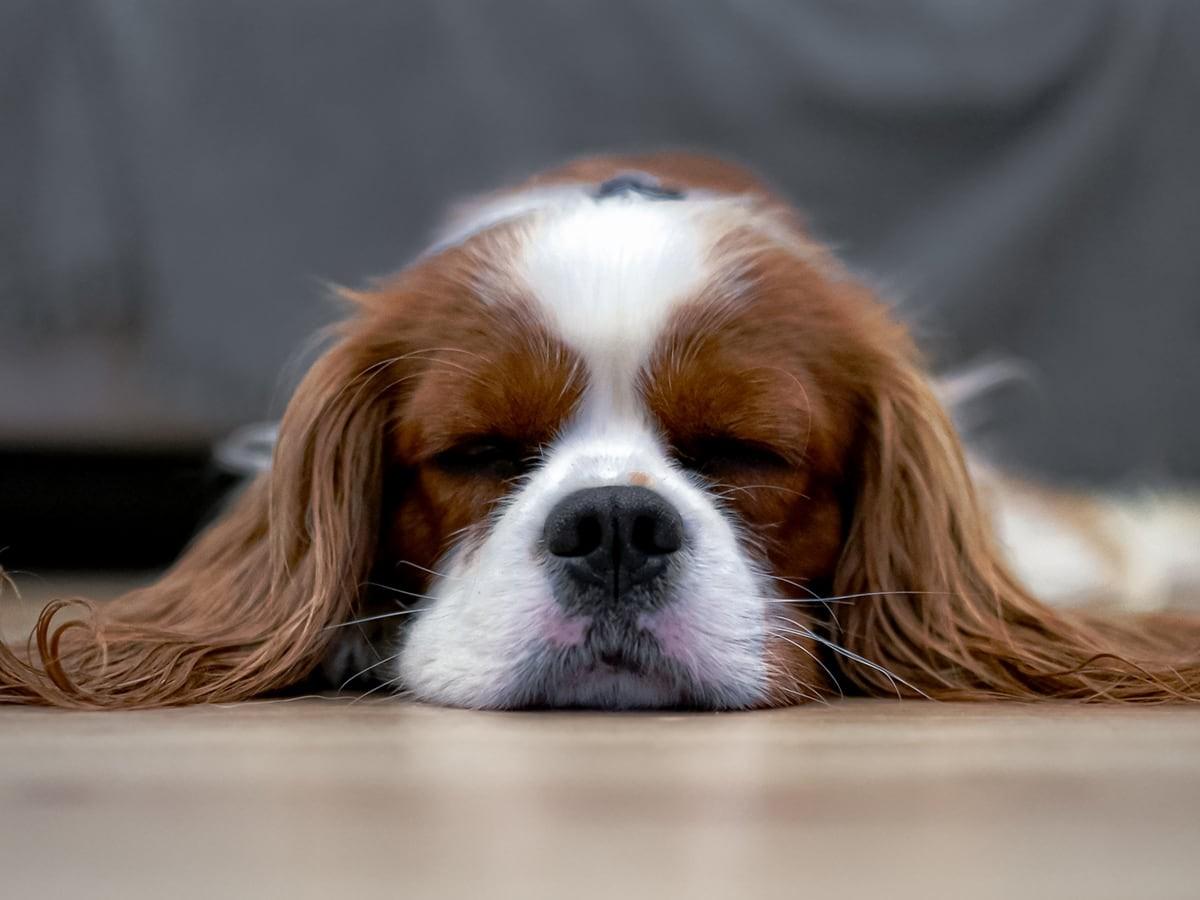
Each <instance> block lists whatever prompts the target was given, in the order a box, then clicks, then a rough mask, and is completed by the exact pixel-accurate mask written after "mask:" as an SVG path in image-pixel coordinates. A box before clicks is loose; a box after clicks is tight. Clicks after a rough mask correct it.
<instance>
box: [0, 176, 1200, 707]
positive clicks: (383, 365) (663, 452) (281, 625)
mask: <svg viewBox="0 0 1200 900" xmlns="http://www.w3.org/2000/svg"><path fill="white" fill-rule="evenodd" d="M343 296H344V297H345V299H346V300H347V301H348V302H349V303H350V304H352V305H353V307H354V309H355V311H354V314H353V315H352V316H351V317H350V318H349V320H348V321H347V322H345V323H344V325H343V326H342V327H341V330H340V331H339V332H338V335H337V339H336V341H335V343H333V345H332V346H331V347H330V348H329V349H328V350H327V351H326V352H325V353H324V355H323V356H322V357H321V358H320V359H319V360H318V361H317V362H316V363H315V364H314V365H313V367H312V368H311V370H310V371H309V372H308V374H307V376H306V377H305V378H304V379H303V381H302V383H301V384H300V386H299V388H298V389H297V391H296V392H295V395H294V396H293V398H292V400H291V402H290V403H289V405H288V407H287V410H286V413H285V415H284V417H283V419H282V421H281V423H280V426H279V431H278V437H277V440H276V441H275V444H274V449H273V456H272V461H271V465H270V468H269V471H266V472H264V473H263V474H262V475H261V476H260V477H259V478H257V479H256V480H255V481H254V483H253V484H251V485H250V486H249V487H248V488H247V489H246V490H245V491H244V493H243V494H242V495H241V496H240V497H239V498H237V500H236V501H235V503H234V504H233V506H232V508H231V509H230V510H229V511H228V512H227V513H226V515H225V516H224V517H223V518H222V519H220V520H219V521H218V522H217V523H215V524H214V525H213V526H212V527H210V528H209V529H208V530H207V531H206V532H204V533H203V534H202V535H201V536H200V537H199V538H198V539H197V540H196V541H195V543H194V544H193V545H192V546H191V547H190V548H189V549H188V550H187V551H186V552H185V554H184V555H183V557H182V558H181V559H180V561H179V562H178V563H177V564H176V565H175V566H174V567H173V568H172V569H171V570H170V571H168V572H167V573H166V574H165V575H164V576H163V577H162V578H161V580H159V581H158V582H157V583H155V584H153V585H152V586H150V587H148V588H145V589H143V590H138V591H134V592H133V593H131V594H129V595H127V596H125V597H122V598H120V599H119V600H117V601H115V602H113V603H111V604H108V605H105V606H103V607H92V606H91V605H90V604H86V602H85V601H70V600H63V601H57V602H55V603H52V604H50V605H49V606H48V607H47V608H46V609H45V610H44V611H43V613H42V616H41V618H40V620H39V622H38V625H37V627H36V629H35V631H34V634H33V640H32V641H31V646H32V648H33V650H32V652H31V653H29V654H27V655H21V654H20V653H19V652H18V651H16V650H15V649H12V648H9V649H5V650H4V651H2V654H0V699H3V700H5V701H8V702H19V703H42V704H53V705H60V706H75V707H99V708H113V707H145V706H162V705H174V704H186V703H197V702H217V701H220V702H226V701H234V700H243V699H247V698H252V697H258V696H262V695H264V694H270V693H273V692H279V691H283V690H288V689H295V688H297V687H298V686H311V685H312V684H313V679H314V678H316V679H319V678H321V676H322V674H323V676H324V678H325V680H326V683H331V684H336V683H338V682H339V681H340V682H343V683H345V682H350V681H354V680H356V679H357V682H358V683H360V684H361V683H364V682H365V680H366V679H373V681H372V682H371V683H373V684H374V685H375V688H379V687H389V688H392V687H394V688H395V689H397V690H400V691H403V692H405V693H406V694H408V695H410V696H412V697H415V698H418V699H420V700H425V701H429V702H432V703H438V704H447V705H453V706H461V707H470V708H486V709H514V708H542V707H589V708H601V709H631V708H690V709H707V710H729V709H750V708H758V707H772V706H782V705H788V704H793V703H799V702H805V701H812V700H826V699H828V698H831V697H837V696H841V695H845V694H858V695H878V696H897V697H902V698H936V699H952V700H980V699H1013V700H1037V699H1042V698H1072V699H1102V700H1110V701H1116V700H1169V699H1192V700H1196V699H1200V619H1196V618H1189V617H1186V616H1167V615H1163V614H1158V615H1142V616H1136V617H1135V616H1127V615H1122V614H1116V613H1109V614H1106V615H1104V616H1100V615H1096V614H1092V613H1088V612H1085V611H1079V610H1071V609H1062V608H1054V607H1052V606H1050V605H1047V604H1045V603H1043V602H1041V601H1039V600H1038V599H1036V598H1035V597H1034V596H1033V595H1032V594H1031V593H1030V591H1029V590H1028V589H1027V588H1026V587H1025V586H1024V585H1023V584H1022V583H1021V582H1020V581H1018V579H1017V578H1016V577H1015V576H1014V575H1013V574H1012V572H1011V569H1010V566H1009V564H1008V563H1007V562H1006V560H1005V558H1004V556H1003V554H1002V552H1001V550H1000V548H999V547H998V544H997V541H996V539H995V537H994V534H993V531H994V529H993V524H992V521H991V515H990V514H989V512H988V511H987V510H986V509H985V508H984V507H983V505H982V503H981V500H980V497H979V496H978V491H977V489H976V485H975V484H974V482H973V479H972V475H971V472H970V470H969V466H968V463H967V461H966V459H965V457H964V452H963V449H962V443H961V440H960V438H959V436H958V434H957V433H956V431H955V429H954V427H953V425H952V423H951V421H950V419H949V417H948V416H947V414H946V412H945V410H944V409H943V407H942V405H941V403H940V402H939V400H938V397H937V394H936V392H935V390H934V386H933V383H932V381H931V379H930V377H929V376H928V375H927V373H926V372H925V370H924V367H923V363H922V361H921V358H920V356H919V354H918V352H917V350H916V348H915V346H914V344H913V342H912V340H911V338H910V336H909V334H908V333H907V331H906V329H905V328H904V327H903V325H902V324H901V323H899V322H898V321H897V320H896V319H895V317H894V316H893V313H892V311H891V310H890V308H889V307H888V306H887V305H885V304H884V303H882V302H880V300H879V299H877V297H876V296H875V295H874V294H873V293H872V291H871V290H870V289H868V288H867V287H866V286H865V285H863V284H862V283H861V282H859V281H858V280H856V279H855V278H854V277H852V276H851V274H850V273H849V272H848V271H847V270H846V269H845V268H844V267H843V266H842V265H841V264H840V263H839V261H838V260H837V259H836V258H835V257H834V256H833V255H832V253H831V252H830V251H829V250H828V249H827V248H826V247H825V246H823V245H822V244H821V243H819V242H818V241H817V240H815V239H814V238H813V237H812V236H811V235H810V234H809V233H808V231H807V230H806V227H805V225H804V223H803V221H802V219H801V217H800V215H799V214H798V213H797V212H796V211H795V210H794V209H793V208H792V207H791V206H789V205H788V204H787V203H785V202H784V201H782V200H781V199H779V198H778V197H777V196H776V195H775V194H774V193H773V192H772V191H771V190H770V189H769V188H768V187H767V186H765V185H764V184H763V183H762V182H760V181H759V180H758V179H757V178H756V177H755V176H753V175H752V174H750V173H748V172H746V171H744V170H743V169H741V168H739V167H737V166H735V165H732V164H729V163H726V162H723V161H720V160H716V159H711V158H708V157H704V156H696V155H689V154H683V153H667V154H656V155H647V156H629V157H603V158H590V159H584V160H580V161H577V162H574V163H571V164H568V165H566V166H564V167H562V168H559V169H556V170H553V171H550V172H546V173H543V174H541V175H539V176H536V177H534V178H532V179H531V180H529V181H527V182H526V183H524V184H522V185H519V186H517V187H515V188H513V189H509V190H504V191H500V192H498V193H495V194H492V195H489V196H486V197H483V198H481V199H479V200H478V201H476V202H474V203H471V204H468V205H467V206H464V207H461V208H459V209H458V210H457V212H456V213H455V214H454V215H453V216H452V218H451V220H450V222H449V224H448V225H447V226H446V227H445V229H444V230H443V231H442V232H441V233H440V235H439V237H438V238H437V240H436V241H435V242H434V243H433V245H432V246H431V247H430V248H429V249H428V250H427V251H426V252H425V253H424V254H423V255H422V256H420V257H419V258H418V259H417V260H416V261H415V262H413V263H412V264H411V265H410V266H409V267H408V268H406V269H405V270H404V271H402V272H401V273H399V274H398V275H396V276H395V277H392V278H389V279H387V280H384V281H382V282H381V283H379V284H378V285H376V286H374V287H372V288H370V289H367V290H360V291H344V292H343ZM81 602H82V603H84V605H85V606H87V607H88V608H87V609H85V610H83V612H84V615H83V616H82V617H81V618H69V619H68V620H66V621H63V620H61V619H60V614H62V613H64V612H66V611H68V610H69V608H70V607H72V606H73V605H78V604H79V603H81ZM373 689H374V688H373Z"/></svg>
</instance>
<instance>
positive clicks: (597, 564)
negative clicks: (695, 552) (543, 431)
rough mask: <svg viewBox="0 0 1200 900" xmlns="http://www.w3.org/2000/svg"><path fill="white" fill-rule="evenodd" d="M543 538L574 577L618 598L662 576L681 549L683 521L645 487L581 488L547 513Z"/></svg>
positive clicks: (547, 546) (547, 547)
mask: <svg viewBox="0 0 1200 900" xmlns="http://www.w3.org/2000/svg"><path fill="white" fill-rule="evenodd" d="M545 537H546V549H547V550H549V551H550V552H551V553H552V554H554V555H555V556H556V557H558V558H559V559H560V560H561V561H562V562H563V564H564V566H565V569H566V571H567V573H568V574H569V575H570V576H571V577H572V578H573V579H575V580H576V581H577V582H579V583H581V584H583V585H591V586H595V587H600V588H603V589H605V590H606V591H608V592H609V593H610V594H611V595H612V596H613V597H614V598H616V599H620V598H621V597H622V596H624V595H625V594H626V593H628V592H629V591H630V589H632V588H634V587H636V586H638V585H643V584H646V583H647V582H649V581H651V580H653V579H654V578H656V577H658V576H659V575H661V574H662V573H663V571H664V570H665V569H666V567H667V562H668V561H669V559H670V556H671V554H672V553H674V552H675V551H676V550H678V549H679V548H680V547H681V546H682V545H683V520H682V519H680V518H679V513H678V512H677V511H676V509H675V507H673V506H672V505H671V504H670V503H668V502H667V501H666V499H664V498H663V497H662V496H661V495H659V494H656V493H655V492H654V491H652V490H650V489H649V488H644V487H631V486H626V485H610V486H606V487H596V488H585V489H583V490H581V491H575V492H574V493H573V494H568V495H567V496H566V497H564V498H563V499H562V500H560V501H559V502H558V503H557V504H555V506H554V508H553V509H552V510H550V515H548V516H546V528H545Z"/></svg>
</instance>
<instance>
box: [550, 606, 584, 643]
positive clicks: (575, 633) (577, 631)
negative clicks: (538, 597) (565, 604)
mask: <svg viewBox="0 0 1200 900" xmlns="http://www.w3.org/2000/svg"><path fill="white" fill-rule="evenodd" d="M591 621H592V620H591V619H590V618H589V617H587V616H569V615H567V614H566V613H564V612H562V611H560V610H558V609H550V610H548V611H547V612H546V614H545V616H544V617H543V620H542V637H543V638H544V639H545V641H546V643H548V644H551V645H552V646H555V647H560V648H564V649H565V648H567V647H578V646H579V645H580V644H582V643H583V638H584V635H585V634H587V627H588V625H590V624H591Z"/></svg>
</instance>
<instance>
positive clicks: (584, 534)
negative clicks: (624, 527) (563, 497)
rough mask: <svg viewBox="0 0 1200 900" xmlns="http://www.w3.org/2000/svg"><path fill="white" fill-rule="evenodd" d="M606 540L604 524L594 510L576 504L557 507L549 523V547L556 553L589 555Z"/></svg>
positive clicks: (557, 554) (563, 555) (547, 526)
mask: <svg viewBox="0 0 1200 900" xmlns="http://www.w3.org/2000/svg"><path fill="white" fill-rule="evenodd" d="M603 543H604V527H603V525H602V524H601V522H600V517H599V516H598V515H597V514H596V513H595V511H593V510H591V509H588V508H582V509H581V508H579V507H578V506H576V505H574V504H568V505H566V506H565V507H559V508H556V509H555V510H554V511H553V512H552V513H551V515H550V518H549V519H548V520H547V522H546V549H547V550H549V551H550V552H551V553H553V554H554V555H555V556H561V557H563V558H567V559H569V558H572V557H578V556H587V555H588V554H589V553H592V552H593V551H595V550H596V549H597V548H598V547H600V545H601V544H603Z"/></svg>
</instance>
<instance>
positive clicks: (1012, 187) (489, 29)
mask: <svg viewBox="0 0 1200 900" xmlns="http://www.w3.org/2000/svg"><path fill="white" fill-rule="evenodd" d="M1198 47H1200V3H1196V2H1191V0H1177V2H1169V0H1126V2H1118V0H1054V2H1047V0H1036V2H1035V0H1006V2H1000V0H995V2H993V0H915V2H898V0H818V2H783V0H744V2H731V0H729V2H718V0H654V2H632V0H573V2H563V0H509V2H484V0H474V2H466V0H405V2H348V0H341V2H334V0H325V2H313V0H303V2H302V0H275V2H268V0H259V2H255V3H249V2H223V0H140V2H139V0H109V2H104V0H2V2H0V547H3V546H9V547H10V548H16V549H15V551H14V550H10V553H11V552H16V553H17V555H18V557H20V554H21V548H22V547H25V548H26V550H28V548H29V547H31V546H32V544H31V541H32V543H33V544H36V539H35V538H31V535H36V534H37V533H39V532H38V530H37V529H38V525H37V523H39V522H40V523H42V526H44V531H45V535H46V538H45V539H49V540H52V541H54V543H55V548H56V552H59V553H60V554H61V553H62V550H63V547H64V546H72V543H71V542H72V541H75V542H76V543H78V542H80V541H83V540H85V539H87V538H86V535H87V534H90V535H91V539H92V540H95V536H94V527H93V525H94V523H95V522H99V523H108V525H109V526H110V530H114V532H115V533H119V534H121V535H122V539H121V540H122V542H123V543H126V544H127V543H129V542H130V541H132V540H133V539H134V536H136V535H137V534H142V535H143V540H146V539H148V538H146V533H147V532H153V533H154V534H156V535H158V537H159V538H160V541H159V543H160V544H162V545H163V546H162V549H161V550H159V551H158V552H159V554H160V555H163V554H167V553H168V551H171V552H173V550H172V548H173V547H174V545H175V544H176V543H177V542H178V540H181V539H182V538H180V537H178V535H184V536H186V532H187V531H188V530H189V529H190V528H191V527H192V525H194V519H195V516H196V515H198V513H197V512H196V510H197V509H199V508H200V507H201V506H202V505H203V504H204V503H205V502H206V499H205V498H208V497H210V496H211V495H212V493H213V491H214V490H215V489H216V488H217V487H218V486H219V485H216V484H215V483H214V482H213V481H212V480H211V479H209V478H208V476H205V475H201V474H197V473H200V472H201V471H202V470H203V469H204V466H205V461H206V460H207V448H208V447H209V446H210V445H211V443H212V441H213V440H214V439H216V438H218V437H220V436H221V435H223V434H225V433H226V432H227V431H228V430H229V429H231V428H233V427H235V426H238V425H240V424H244V423H246V422H250V421H254V420H259V419H263V418H267V417H270V416H274V415H277V414H278V412H279V411H280V409H281V406H282V403H283V402H284V401H285V400H286V397H287V394H288V391H289V389H290V387H291V386H292V385H293V384H294V382H295V380H296V378H297V377H298V376H299V374H300V373H301V372H302V370H303V368H304V365H305V364H306V362H308V361H309V360H310V359H311V355H312V354H311V344H306V341H307V340H308V338H309V336H310V335H311V334H312V332H313V331H314V330H315V329H317V328H319V327H320V326H321V325H323V324H325V323H327V322H329V321H331V320H333V319H334V318H336V317H337V315H338V314H339V310H338V308H337V306H336V305H335V304H333V303H332V302H331V301H330V300H329V299H328V292H327V290H326V287H325V284H326V283H327V282H339V283H349V284H357V283H362V282H363V281H365V280H367V279H368V278H370V277H371V276H375V275H379V274H383V273H386V272H388V271H390V270H393V269H396V268H399V267H400V266H402V265H403V264H404V263H405V262H406V261H407V260H408V259H409V258H410V257H411V256H412V255H413V254H414V253H415V252H416V251H417V250H418V249H419V248H420V246H421V245H422V242H423V241H424V240H425V238H426V237H427V235H428V234H429V232H430V229H431V228H432V226H433V224H434V223H435V221H436V219H437V217H438V215H439V212H440V211H441V210H442V209H443V208H444V207H445V206H446V205H447V203H448V202H450V201H452V200H454V199H456V198H459V197H461V196H462V195H464V194H469V193H471V192H474V191H479V190H485V189H489V188H493V187H496V186H497V185H499V184H501V183H503V182H505V181H507V180H513V179H517V178H521V177H523V176H525V175H526V174H528V173H529V172H531V171H533V170H535V169H537V168H539V167H542V166H545V165H548V164H553V163H556V162H559V161H561V160H563V159H564V158H567V157H570V156H573V155H578V154H582V153H592V152H598V151H604V150H622V149H624V150H645V149H655V148H664V147H686V148H694V149H703V150H710V151H713V152H717V153H720V154H724V155H726V156H729V157H731V158H733V159H737V160H741V161H743V162H746V163H748V164H750V165H751V166H753V167H755V168H757V169H758V170H759V171H761V172H762V173H763V174H764V175H765V176H767V178H768V179H769V180H771V181H772V182H773V183H774V184H775V185H776V186H778V187H779V188H780V189H781V190H782V192H783V193H784V194H786V195H787V196H789V197H791V198H792V199H794V200H795V201H796V202H797V203H798V204H799V205H800V206H801V207H802V209H803V210H804V211H805V213H806V214H807V216H808V218H809V220H810V221H811V222H812V224H813V227H814V229H815V230H816V231H817V232H818V233H819V234H820V235H822V236H823V237H825V238H826V239H828V240H829V241H831V242H832V243H833V244H834V245H835V246H836V247H837V248H839V250H840V252H841V254H842V255H843V256H844V257H845V258H847V259H848V260H849V261H850V262H851V264H852V265H853V266H854V267H855V268H856V269H857V270H858V271H859V272H861V273H863V275H864V276H865V277H867V278H869V279H870V280H871V281H872V282H873V283H875V284H876V285H878V286H879V287H880V288H881V290H883V291H884V293H885V294H886V295H887V296H888V297H889V298H891V299H892V300H894V301H895V302H897V303H898V305H899V307H900V309H901V310H902V313H903V315H904V316H905V317H906V318H907V320H908V321H909V322H910V323H911V324H912V325H913V327H914V328H915V330H916V331H917V334H918V335H919V337H920V339H921V341H922V343H923V345H924V346H925V347H926V349H927V350H928V351H929V353H930V354H931V357H932V358H933V360H934V361H935V362H936V364H937V365H938V366H939V367H940V368H955V367H958V366H961V365H964V364H967V363H970V362H972V361H976V360H979V359H986V358H990V357H1005V358H1013V359H1016V360H1020V361H1022V365H1023V366H1024V367H1025V371H1026V372H1027V374H1028V376H1029V377H1028V378H1027V379H1025V380H1023V381H1021V382H1019V383H1017V384H1015V385H1013V386H1011V387H1009V388H1007V389H1006V390H1003V391H1000V392H999V393H998V394H997V395H996V396H995V397H994V398H992V399H990V400H989V401H988V402H989V404H991V405H990V407H989V410H988V413H989V414H988V416H987V417H986V422H985V423H984V425H982V426H981V427H980V434H979V436H978V438H979V440H980V441H981V442H982V443H983V444H984V446H985V447H986V448H987V450H988V452H989V453H991V454H993V455H995V456H997V457H999V458H1000V459H1001V460H1002V461H1003V462H1004V463H1005V464H1007V465H1009V466H1010V467H1013V468H1017V469H1020V470H1023V471H1026V472H1028V473H1031V474H1034V475H1036V476H1039V477H1042V478H1045V479H1053V480H1056V481H1060V482H1065V483H1071V484H1116V485H1129V484H1133V483H1165V482H1169V481H1176V480H1185V481H1186V480H1192V481H1195V480H1200V423H1198V422H1197V419H1196V410H1197V408H1198V407H1200V403H1197V398H1196V395H1197V387H1198V386H1200V359H1198V355H1197V346H1198V344H1200V178H1198V172H1197V169H1198V165H1200V53H1197V48H1198ZM306 347H307V350H306ZM97 460H101V461H103V464H100V463H98V462H97ZM98 466H99V468H98ZM104 466H109V467H110V468H107V469H106V468H104ZM113 466H115V467H116V469H115V470H114V469H113V468H111V467H113ZM155 466H159V467H160V469H161V471H160V469H156V468H155ZM163 466H165V469H162V467H163ZM114 471H119V472H123V473H124V475H123V476H120V477H118V476H114V475H113V472H114ZM172 473H173V474H172ZM122 477H123V478H125V481H122V480H121V479H122ZM172 479H174V480H172ZM106 491H107V493H106ZM48 498H49V499H48ZM105 504H108V505H105ZM156 504H157V505H156ZM172 509H174V510H176V511H178V512H179V516H180V517H181V518H179V520H178V525H177V528H176V530H175V531H171V530H170V529H169V528H167V529H165V530H164V528H163V525H162V523H163V522H164V517H165V516H166V515H167V514H168V513H169V512H170V510H172ZM89 517H91V518H89ZM72 522H74V523H76V525H75V526H73V525H71V524H70V523H72ZM89 522H92V523H93V525H89V526H88V527H89V530H88V531H87V532H86V533H83V532H81V534H80V535H79V536H77V537H74V538H72V537H71V536H70V535H71V534H73V532H71V531H70V529H71V528H72V527H76V526H78V523H84V524H87V523H89ZM154 523H157V525H156V524H154ZM138 528H141V529H142V530H141V531H138ZM121 529H125V530H124V531H122V530H121ZM110 549H111V548H110ZM68 555H69V554H68ZM35 557H37V554H36V553H33V554H32V555H31V556H29V558H31V559H32V558H35ZM38 558H40V557H38ZM0 562H4V559H2V558H0Z"/></svg>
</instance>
